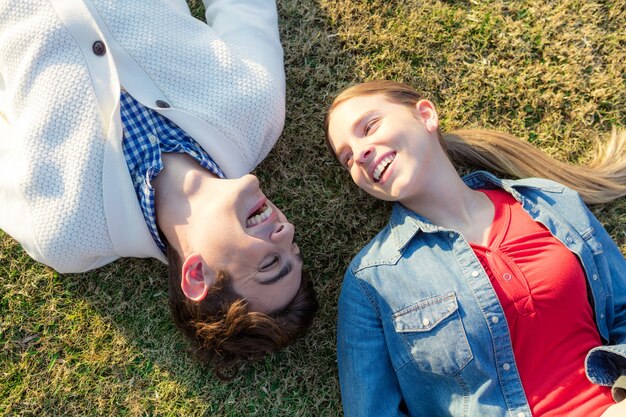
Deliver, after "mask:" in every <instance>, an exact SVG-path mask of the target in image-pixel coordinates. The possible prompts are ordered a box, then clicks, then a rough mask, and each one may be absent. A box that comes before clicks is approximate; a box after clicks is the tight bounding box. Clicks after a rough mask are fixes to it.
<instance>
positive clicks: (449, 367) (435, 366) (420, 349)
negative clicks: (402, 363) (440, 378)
mask: <svg viewBox="0 0 626 417" xmlns="http://www.w3.org/2000/svg"><path fill="white" fill-rule="evenodd" d="M393 323H394V327H395V330H396V332H397V333H398V334H399V335H400V336H401V338H402V339H403V341H404V343H405V345H406V346H407V347H408V350H409V351H410V352H411V356H412V358H413V361H415V363H416V364H417V365H418V366H419V367H420V369H422V370H423V371H427V372H433V373H436V374H442V375H443V374H453V373H456V372H458V371H460V370H461V369H463V367H464V366H465V365H467V363H468V362H469V361H470V360H471V359H472V357H473V354H472V349H471V348H470V345H469V342H468V340H467V336H466V334H465V329H464V327H463V322H462V321H461V316H460V314H459V306H458V303H457V299H456V295H455V293H454V292H451V293H448V294H445V295H440V296H435V297H431V298H427V299H425V300H422V301H420V302H418V303H416V304H414V305H412V306H409V307H406V308H404V309H402V310H400V311H398V312H396V313H394V314H393Z"/></svg>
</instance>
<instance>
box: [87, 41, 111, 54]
mask: <svg viewBox="0 0 626 417" xmlns="http://www.w3.org/2000/svg"><path fill="white" fill-rule="evenodd" d="M91 49H92V50H93V53H94V54H96V55H98V56H102V55H104V54H105V53H106V51H107V47H106V46H105V45H104V42H102V41H95V42H94V43H93V45H91Z"/></svg>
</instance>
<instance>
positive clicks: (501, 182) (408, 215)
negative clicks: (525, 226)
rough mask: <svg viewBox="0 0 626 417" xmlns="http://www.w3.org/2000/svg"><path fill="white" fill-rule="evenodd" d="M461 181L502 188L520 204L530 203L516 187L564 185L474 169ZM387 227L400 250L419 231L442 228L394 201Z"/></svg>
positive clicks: (556, 189)
mask: <svg viewBox="0 0 626 417" xmlns="http://www.w3.org/2000/svg"><path fill="white" fill-rule="evenodd" d="M463 181H464V182H465V184H467V186H469V187H470V188H472V189H474V190H476V189H484V188H487V189H489V188H502V189H504V190H506V191H507V192H509V193H511V195H513V197H515V199H516V200H517V201H519V202H520V203H521V204H522V206H524V205H527V204H532V203H529V202H526V201H525V199H524V197H523V196H522V195H521V194H520V193H519V192H517V190H516V189H517V188H520V187H531V188H537V189H541V190H545V191H551V192H562V191H563V189H564V187H563V186H562V185H560V184H557V183H554V184H546V183H545V182H542V183H538V182H537V181H536V180H534V179H533V178H526V179H523V180H506V179H500V178H498V177H496V176H494V175H493V174H491V173H489V172H486V171H475V172H473V173H471V174H469V175H466V176H465V177H463ZM389 227H390V231H391V235H392V236H393V241H394V243H395V247H396V249H397V250H398V251H402V249H404V247H405V246H406V245H407V243H409V242H410V241H411V239H413V237H414V236H415V235H416V234H417V233H418V232H419V231H422V232H424V233H432V232H437V231H441V230H445V229H444V228H442V227H440V226H437V225H435V224H433V223H431V222H430V221H429V220H428V219H426V218H425V217H423V216H420V215H419V214H417V213H415V212H414V211H412V210H410V209H408V208H406V207H404V206H403V205H402V204H400V203H395V204H394V205H393V209H392V212H391V218H390V219H389Z"/></svg>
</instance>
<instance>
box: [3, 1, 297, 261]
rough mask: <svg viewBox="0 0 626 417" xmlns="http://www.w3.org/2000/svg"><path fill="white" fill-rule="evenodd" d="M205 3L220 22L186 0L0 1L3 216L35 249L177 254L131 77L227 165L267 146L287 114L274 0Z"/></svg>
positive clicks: (94, 255)
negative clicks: (161, 245) (138, 167)
mask: <svg viewBox="0 0 626 417" xmlns="http://www.w3.org/2000/svg"><path fill="white" fill-rule="evenodd" d="M205 6H206V19H207V22H208V25H207V24H205V23H204V22H201V21H199V20H197V19H195V18H194V17H193V16H191V14H190V12H189V9H188V7H187V4H186V3H185V1H183V0H169V1H168V0H149V1H146V0H71V1H70V0H29V1H24V0H0V228H1V229H3V230H4V231H6V232H7V233H8V234H9V235H11V236H12V237H13V238H15V239H16V240H17V241H19V242H20V243H21V245H22V246H23V247H24V249H25V250H26V252H28V253H29V255H30V256H32V257H33V258H34V259H36V260H37V261H39V262H42V263H44V264H47V265H49V266H51V267H53V268H54V269H56V270H57V271H59V272H81V271H85V270H89V269H93V268H97V267H99V266H102V265H104V264H106V263H109V262H111V261H113V260H115V259H117V258H119V257H127V256H132V257H154V258H157V259H160V260H161V261H164V262H165V259H164V257H163V255H162V254H161V252H160V251H159V249H158V248H157V246H156V245H155V243H154V241H153V239H152V237H151V235H150V233H149V231H148V229H147V227H146V224H145V221H144V219H143V215H142V213H141V209H140V207H139V204H138V203H137V198H136V196H135V191H134V189H133V185H132V183H131V179H130V175H129V173H128V168H127V165H126V162H125V159H124V155H123V152H122V146H121V140H122V125H121V121H120V115H119V95H120V88H125V89H126V90H127V91H128V92H129V93H130V94H131V95H132V96H133V97H135V98H136V99H138V100H139V101H140V102H141V103H142V104H144V105H145V106H147V107H150V108H153V109H155V110H157V111H158V112H160V113H161V114H163V115H164V116H166V117H168V118H169V119H171V120H172V121H173V122H175V123H176V124H177V125H178V126H180V127H181V128H182V129H184V130H185V131H186V132H187V133H188V134H190V135H191V136H192V137H193V138H194V139H195V140H196V141H198V143H200V145H201V146H202V147H203V148H204V149H205V150H206V151H207V152H208V153H209V154H210V155H211V156H212V157H213V158H214V160H215V161H216V162H217V163H218V164H219V166H220V167H221V168H222V169H223V170H224V172H225V173H226V175H227V176H228V177H238V176H241V175H243V174H245V173H247V172H250V171H251V170H252V169H253V168H254V167H255V166H256V165H257V164H258V163H259V162H260V161H261V160H262V159H263V158H264V157H265V156H266V155H267V154H268V152H269V151H270V149H271V148H272V146H273V145H274V143H275V142H276V140H277V138H278V136H279V135H280V132H281V130H282V127H283V122H284V115H285V79H284V68H283V52H282V48H281V45H280V40H279V36H278V26H277V15H276V5H275V3H274V1H273V0H215V1H213V2H211V1H208V0H207V1H205ZM98 41H100V42H101V43H98ZM102 45H104V49H103V48H102V47H101V46H102ZM103 52H104V53H103ZM167 106H169V107H167Z"/></svg>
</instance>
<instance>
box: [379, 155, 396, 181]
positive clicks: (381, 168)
mask: <svg viewBox="0 0 626 417" xmlns="http://www.w3.org/2000/svg"><path fill="white" fill-rule="evenodd" d="M393 158H394V157H393V156H392V155H389V156H387V157H386V158H385V159H383V160H382V161H380V164H378V166H377V167H376V169H375V170H374V181H378V180H380V174H382V173H383V171H384V170H385V168H387V165H389V164H390V163H391V161H393Z"/></svg>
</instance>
